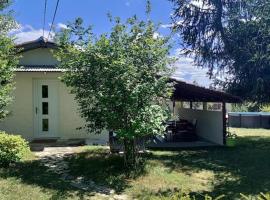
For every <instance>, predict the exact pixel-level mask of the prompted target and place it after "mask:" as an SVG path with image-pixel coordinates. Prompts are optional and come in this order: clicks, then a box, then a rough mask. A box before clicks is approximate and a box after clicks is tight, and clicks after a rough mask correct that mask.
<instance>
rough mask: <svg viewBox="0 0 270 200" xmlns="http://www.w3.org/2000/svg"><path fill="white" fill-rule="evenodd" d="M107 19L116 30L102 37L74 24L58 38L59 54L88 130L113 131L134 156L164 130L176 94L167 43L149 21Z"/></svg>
mask: <svg viewBox="0 0 270 200" xmlns="http://www.w3.org/2000/svg"><path fill="white" fill-rule="evenodd" d="M148 9H149V8H148ZM109 17H110V20H111V22H112V23H113V28H112V30H111V32H110V33H107V34H101V35H100V36H93V33H92V32H91V28H84V27H83V21H82V19H80V18H79V19H77V20H76V21H75V23H74V24H70V25H69V28H68V29H66V30H64V31H63V32H62V33H60V34H59V37H58V41H59V46H60V48H59V50H58V51H57V52H56V55H57V57H58V59H59V60H60V61H61V67H62V68H65V69H67V70H66V72H65V73H64V76H63V78H62V80H63V81H64V82H65V83H66V85H67V86H69V87H70V88H71V92H72V93H74V94H75V95H76V100H77V101H78V104H79V110H80V113H81V116H82V118H84V119H85V122H86V125H85V127H86V128H87V129H88V131H89V132H91V133H97V134H99V133H101V131H102V130H104V129H106V130H112V131H114V132H115V133H116V134H117V136H118V137H119V138H120V139H122V140H123V141H124V144H125V147H126V148H125V151H126V152H127V151H128V150H130V151H134V150H136V148H134V140H135V139H137V138H141V137H144V136H150V135H155V134H159V133H163V132H164V130H165V126H164V121H165V120H166V119H167V117H168V112H167V111H166V106H165V103H166V101H167V100H168V99H169V97H170V95H171V94H172V84H171V83H169V81H168V78H169V75H170V72H171V71H170V70H169V69H168V67H167V66H168V64H169V63H170V59H169V58H168V54H169V49H170V46H169V44H168V39H169V38H165V37H155V35H156V32H157V29H158V27H157V26H156V25H155V24H154V23H153V22H152V21H150V20H148V21H146V22H144V21H140V20H138V19H137V17H136V16H134V17H132V18H129V19H128V20H127V21H126V22H125V23H122V22H121V20H120V19H119V18H115V19H113V18H112V17H111V16H109ZM128 146H130V147H131V148H128ZM125 155H129V153H126V154H125ZM131 159H133V157H131Z"/></svg>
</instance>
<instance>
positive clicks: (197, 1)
mask: <svg viewBox="0 0 270 200" xmlns="http://www.w3.org/2000/svg"><path fill="white" fill-rule="evenodd" d="M190 4H191V5H193V6H195V7H197V8H200V9H203V10H209V9H214V6H213V5H211V4H210V3H209V2H207V1H203V0H192V1H191V2H190Z"/></svg>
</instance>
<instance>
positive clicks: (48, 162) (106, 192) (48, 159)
mask: <svg viewBox="0 0 270 200" xmlns="http://www.w3.org/2000/svg"><path fill="white" fill-rule="evenodd" d="M75 151H76V147H49V148H45V149H44V151H43V152H36V156H37V157H38V158H39V159H40V163H41V164H42V165H43V166H45V167H47V168H48V169H47V170H46V171H48V172H54V173H56V174H59V176H60V179H61V180H64V181H68V182H69V183H70V185H71V186H73V187H75V188H78V189H80V190H84V191H93V190H94V191H95V192H96V194H97V195H99V196H102V197H106V198H109V197H110V199H117V200H127V199H128V196H127V195H116V194H115V191H114V190H113V189H110V188H107V187H103V186H99V185H96V184H95V182H94V181H92V180H88V179H85V178H84V177H82V176H79V177H74V176H71V175H70V174H69V173H70V170H69V165H68V162H67V161H65V158H68V157H70V156H71V155H72V154H73V153H74V152H75ZM112 195H113V196H112Z"/></svg>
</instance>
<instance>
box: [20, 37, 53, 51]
mask: <svg viewBox="0 0 270 200" xmlns="http://www.w3.org/2000/svg"><path fill="white" fill-rule="evenodd" d="M16 47H17V48H18V49H19V53H21V52H25V51H29V50H33V49H37V48H53V49H54V48H56V47H57V45H56V44H55V43H54V42H51V41H48V40H47V39H45V38H44V37H40V38H38V39H37V40H33V41H29V42H24V43H21V44H18V45H16Z"/></svg>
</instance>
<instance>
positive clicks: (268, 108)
mask: <svg viewBox="0 0 270 200" xmlns="http://www.w3.org/2000/svg"><path fill="white" fill-rule="evenodd" d="M261 111H262V112H270V105H269V104H265V105H263V106H261Z"/></svg>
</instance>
